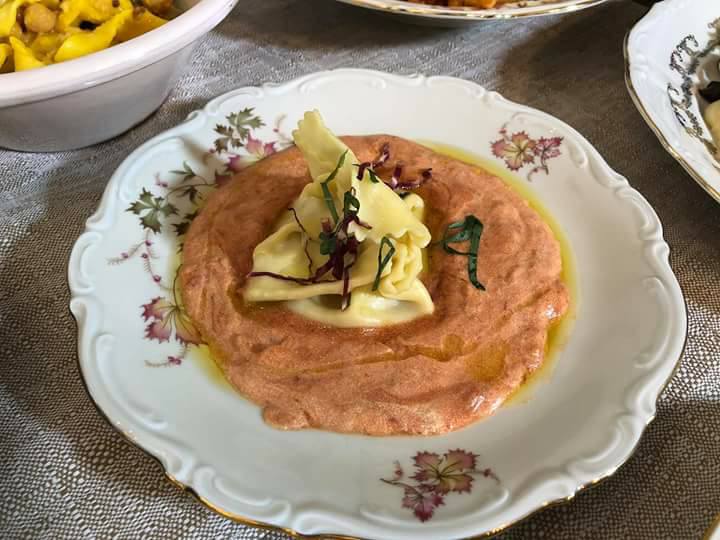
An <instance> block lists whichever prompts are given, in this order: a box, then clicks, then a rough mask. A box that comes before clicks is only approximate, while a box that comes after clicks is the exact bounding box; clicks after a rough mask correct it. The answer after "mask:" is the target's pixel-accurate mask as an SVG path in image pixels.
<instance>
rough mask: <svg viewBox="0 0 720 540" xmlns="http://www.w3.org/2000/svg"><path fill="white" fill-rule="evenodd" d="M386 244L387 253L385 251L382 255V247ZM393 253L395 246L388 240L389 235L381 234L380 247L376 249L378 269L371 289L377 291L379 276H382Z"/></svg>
mask: <svg viewBox="0 0 720 540" xmlns="http://www.w3.org/2000/svg"><path fill="white" fill-rule="evenodd" d="M385 246H387V247H388V250H387V253H385V256H383V248H384V247H385ZM393 255H395V246H394V245H393V243H392V241H391V240H390V237H388V236H387V235H386V236H383V239H382V240H381V241H380V249H379V250H378V269H377V274H375V281H374V282H373V286H372V290H373V291H377V290H378V287H379V286H380V278H381V277H382V273H383V270H385V267H386V266H387V265H388V264H389V263H390V261H391V260H392V258H393Z"/></svg>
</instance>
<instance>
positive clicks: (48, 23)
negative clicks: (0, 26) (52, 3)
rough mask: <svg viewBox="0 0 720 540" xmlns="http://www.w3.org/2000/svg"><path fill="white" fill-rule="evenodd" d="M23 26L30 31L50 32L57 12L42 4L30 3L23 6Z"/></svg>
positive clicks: (53, 26)
mask: <svg viewBox="0 0 720 540" xmlns="http://www.w3.org/2000/svg"><path fill="white" fill-rule="evenodd" d="M24 21H25V28H27V29H28V30H29V31H30V32H37V33H43V32H52V30H53V28H55V22H56V21H57V13H55V12H54V11H52V10H49V9H48V8H46V7H45V6H43V5H42V4H32V5H30V6H28V7H27V8H25V18H24Z"/></svg>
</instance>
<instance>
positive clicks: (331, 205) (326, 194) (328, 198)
mask: <svg viewBox="0 0 720 540" xmlns="http://www.w3.org/2000/svg"><path fill="white" fill-rule="evenodd" d="M347 153H348V150H345V151H344V152H343V153H342V155H341V156H340V159H338V162H337V165H336V166H335V170H334V171H333V172H331V173H330V176H328V177H327V178H326V179H325V181H324V182H321V183H320V187H321V188H322V192H323V199H324V200H325V205H326V206H327V207H328V210H330V214H331V215H332V218H333V223H335V225H337V222H338V221H340V216H339V215H338V211H337V208H335V201H333V198H332V193H330V188H329V187H328V184H329V183H330V182H332V181H333V180H335V177H336V176H337V174H338V172H339V171H340V169H341V167H342V166H343V165H344V163H345V156H346V155H347Z"/></svg>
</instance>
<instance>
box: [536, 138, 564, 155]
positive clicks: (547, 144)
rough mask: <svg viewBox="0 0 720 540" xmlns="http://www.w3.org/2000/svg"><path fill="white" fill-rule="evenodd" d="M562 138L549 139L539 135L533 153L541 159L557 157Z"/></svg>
mask: <svg viewBox="0 0 720 540" xmlns="http://www.w3.org/2000/svg"><path fill="white" fill-rule="evenodd" d="M562 140H563V138H562V137H550V138H549V139H547V138H545V137H540V138H539V139H538V141H537V145H536V146H535V154H536V155H538V156H541V157H542V158H543V159H550V158H554V157H558V156H559V155H560V145H561V144H562Z"/></svg>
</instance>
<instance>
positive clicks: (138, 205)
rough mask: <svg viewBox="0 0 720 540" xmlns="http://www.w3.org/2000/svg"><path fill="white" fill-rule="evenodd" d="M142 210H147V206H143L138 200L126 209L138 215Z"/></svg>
mask: <svg viewBox="0 0 720 540" xmlns="http://www.w3.org/2000/svg"><path fill="white" fill-rule="evenodd" d="M143 210H147V206H145V205H144V204H143V203H141V202H140V201H135V202H134V203H132V204H131V205H130V206H129V207H128V209H127V211H128V212H132V213H133V214H137V215H140V212H142V211H143Z"/></svg>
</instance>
